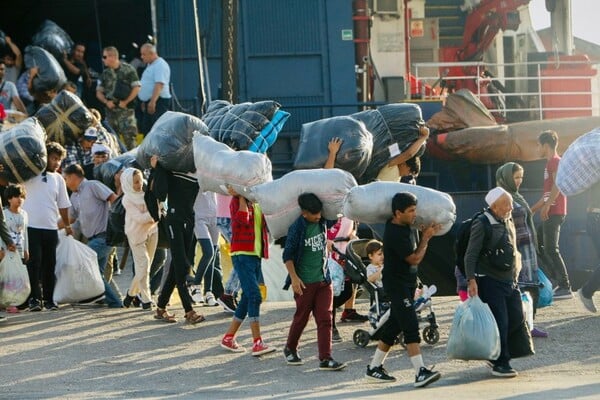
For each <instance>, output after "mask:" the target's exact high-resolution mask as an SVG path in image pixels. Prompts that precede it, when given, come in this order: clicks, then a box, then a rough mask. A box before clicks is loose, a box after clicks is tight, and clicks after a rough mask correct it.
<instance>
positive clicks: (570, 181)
mask: <svg viewBox="0 0 600 400" xmlns="http://www.w3.org/2000/svg"><path fill="white" fill-rule="evenodd" d="M599 181H600V128H596V129H594V130H593V131H591V132H588V133H586V134H585V135H582V136H580V137H578V138H577V139H576V140H575V141H574V142H573V143H571V144H570V145H569V147H568V148H567V150H566V151H565V153H564V154H563V156H562V158H561V160H560V163H559V164H558V171H557V172H556V186H557V187H558V189H559V190H560V191H561V192H562V193H563V194H564V195H565V196H575V195H576V194H579V193H582V192H584V191H586V190H587V189H589V188H591V187H592V186H594V184H596V182H599Z"/></svg>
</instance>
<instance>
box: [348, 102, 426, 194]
mask: <svg viewBox="0 0 600 400" xmlns="http://www.w3.org/2000/svg"><path fill="white" fill-rule="evenodd" d="M351 117H352V118H354V119H357V120H359V121H362V122H364V124H365V127H366V128H367V130H368V131H369V132H371V133H372V134H373V153H372V155H371V159H370V161H369V164H368V166H367V168H366V171H365V172H364V174H363V175H362V177H361V179H360V182H370V181H371V180H373V179H375V178H376V177H377V174H379V171H381V169H382V168H383V167H384V166H385V165H386V164H387V163H388V162H389V161H390V159H391V158H392V157H394V156H395V155H397V154H396V152H395V150H396V149H397V150H398V151H403V150H404V149H406V148H407V147H408V146H410V145H411V144H412V143H413V142H414V141H415V140H417V138H418V137H419V128H420V126H421V125H423V123H424V122H423V116H422V114H421V107H419V106H418V105H416V104H411V103H399V104H386V105H384V106H381V107H379V108H377V110H367V111H362V112H359V113H355V114H352V115H351ZM390 146H393V150H390ZM424 151H425V147H423V148H422V149H421V150H420V151H419V154H422V153H423V152H424Z"/></svg>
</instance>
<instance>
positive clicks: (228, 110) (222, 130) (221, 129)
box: [202, 100, 289, 153]
mask: <svg viewBox="0 0 600 400" xmlns="http://www.w3.org/2000/svg"><path fill="white" fill-rule="evenodd" d="M280 107H281V105H280V104H279V103H277V102H275V101H272V100H265V101H259V102H256V103H250V102H247V103H240V104H231V103H229V102H227V101H225V100H216V101H213V102H212V103H211V104H210V105H209V107H208V110H207V111H206V113H205V114H204V115H203V116H202V120H203V121H204V122H205V123H206V126H207V127H208V129H209V131H210V136H211V137H212V138H213V139H215V140H217V141H219V142H221V143H225V144H226V145H228V146H229V147H231V148H232V149H234V150H251V151H257V152H262V153H264V152H265V151H266V150H267V148H268V147H269V146H270V145H271V144H273V143H274V142H275V140H276V138H277V134H278V133H279V131H280V130H281V128H283V125H284V124H285V121H287V119H288V118H289V114H288V113H286V112H284V111H281V112H278V111H280V110H279V108H280Z"/></svg>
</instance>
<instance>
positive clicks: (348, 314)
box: [340, 308, 369, 322]
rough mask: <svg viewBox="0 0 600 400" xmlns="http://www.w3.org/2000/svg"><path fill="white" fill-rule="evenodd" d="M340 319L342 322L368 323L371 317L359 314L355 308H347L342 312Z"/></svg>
mask: <svg viewBox="0 0 600 400" xmlns="http://www.w3.org/2000/svg"><path fill="white" fill-rule="evenodd" d="M340 319H341V321H342V322H366V321H368V320H369V317H367V316H366V315H362V314H359V313H358V312H356V310H355V309H353V308H347V309H345V310H344V311H343V312H342V317H341V318H340Z"/></svg>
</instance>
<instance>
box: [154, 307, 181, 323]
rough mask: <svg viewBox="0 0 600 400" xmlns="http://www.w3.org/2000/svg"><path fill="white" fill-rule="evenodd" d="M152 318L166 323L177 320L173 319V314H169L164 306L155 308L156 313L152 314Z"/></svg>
mask: <svg viewBox="0 0 600 400" xmlns="http://www.w3.org/2000/svg"><path fill="white" fill-rule="evenodd" d="M154 318H155V319H160V320H162V321H165V322H167V323H173V322H177V320H176V319H175V315H174V314H169V312H168V311H167V310H165V309H164V308H157V309H156V314H154ZM186 319H187V315H186Z"/></svg>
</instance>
